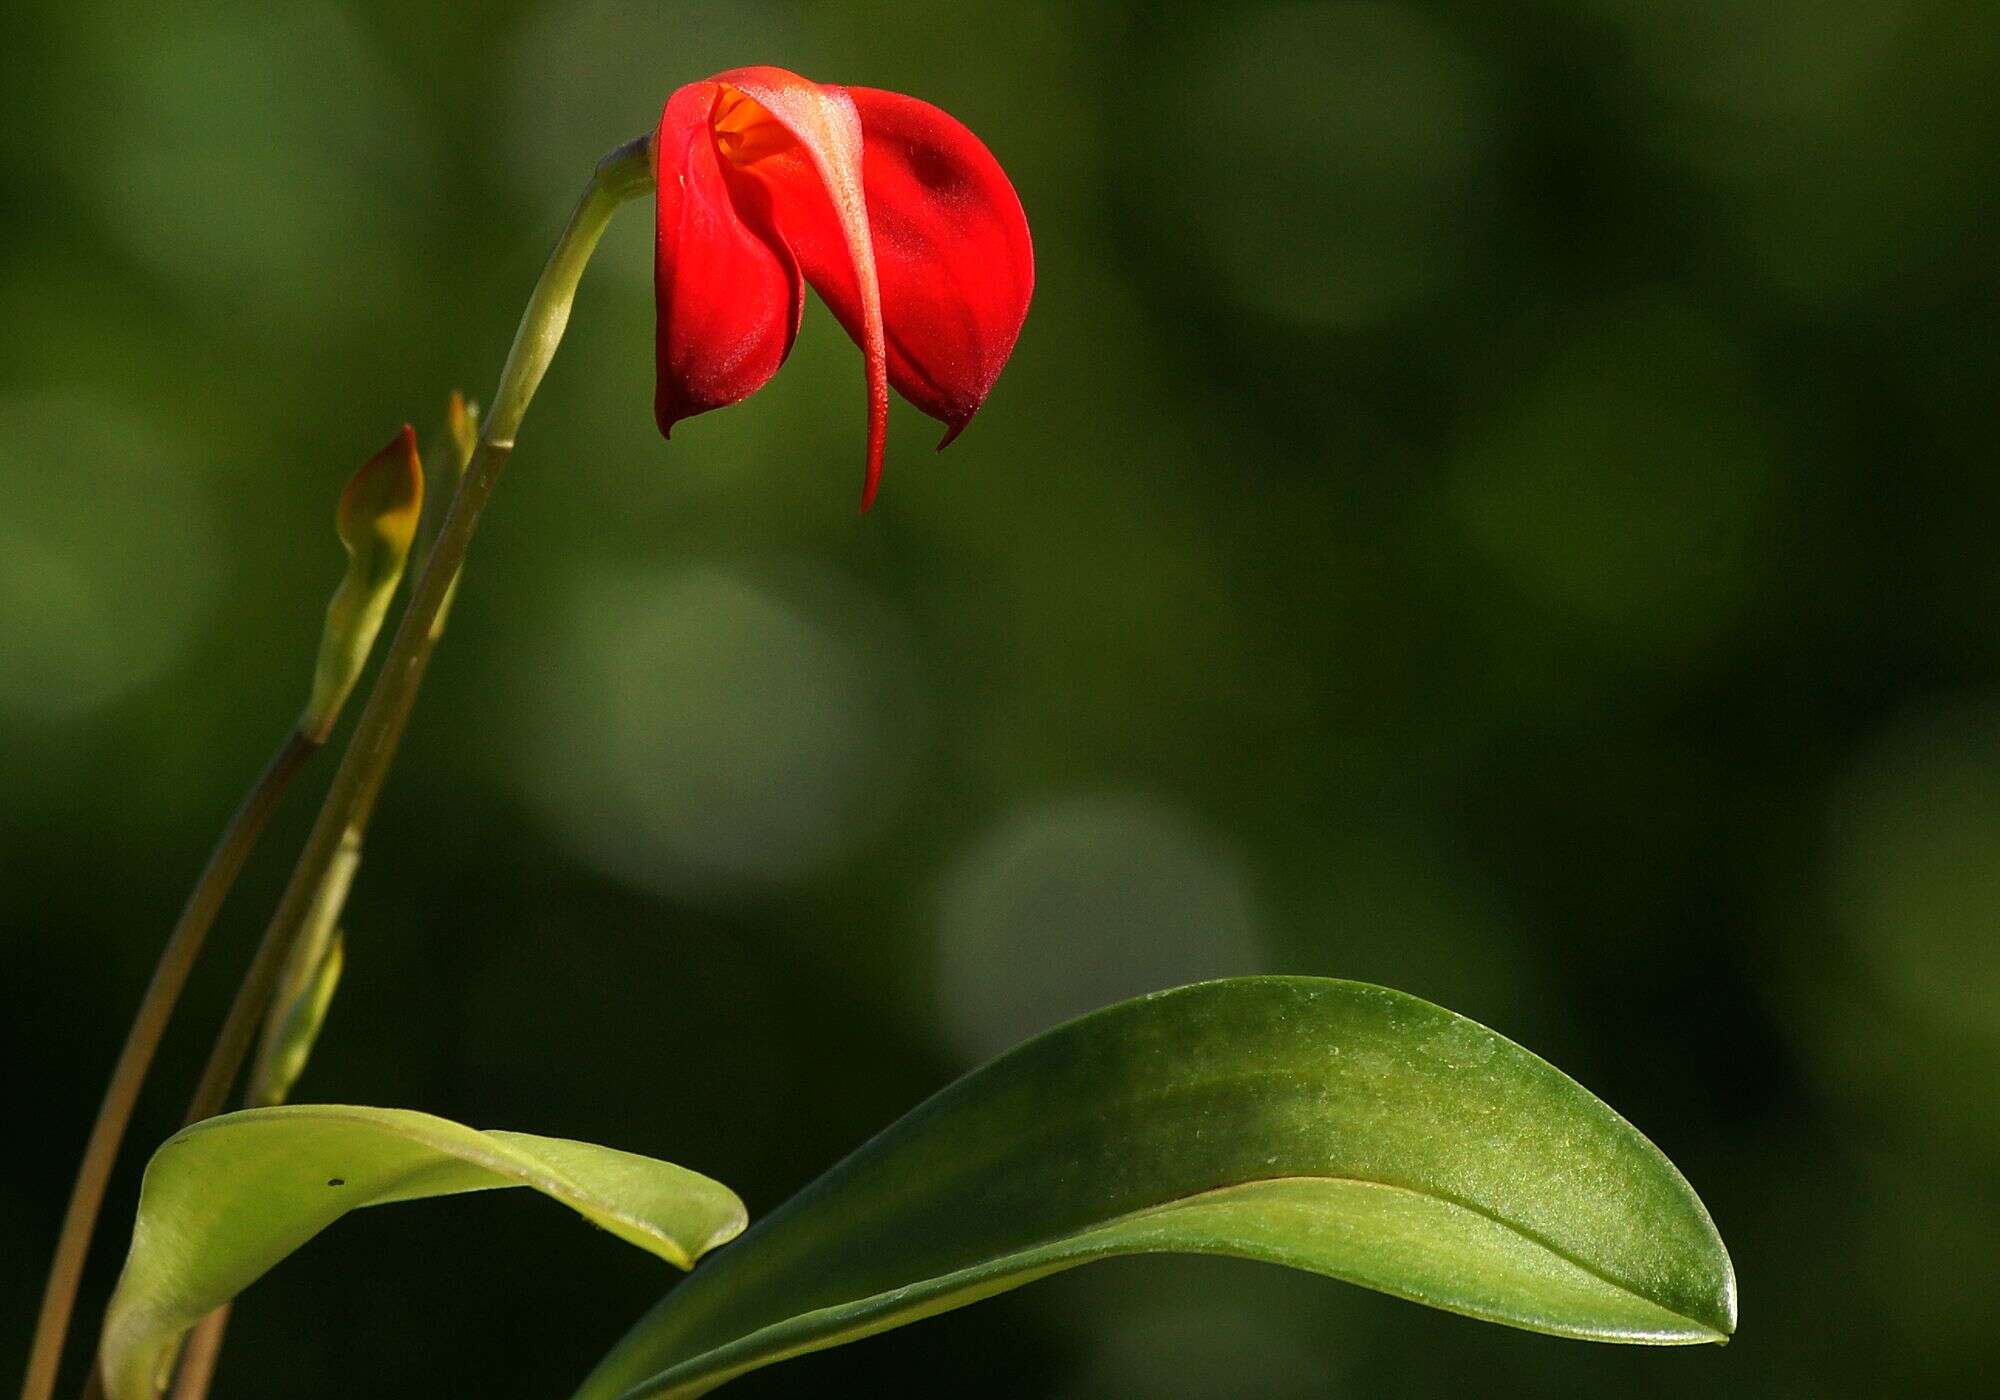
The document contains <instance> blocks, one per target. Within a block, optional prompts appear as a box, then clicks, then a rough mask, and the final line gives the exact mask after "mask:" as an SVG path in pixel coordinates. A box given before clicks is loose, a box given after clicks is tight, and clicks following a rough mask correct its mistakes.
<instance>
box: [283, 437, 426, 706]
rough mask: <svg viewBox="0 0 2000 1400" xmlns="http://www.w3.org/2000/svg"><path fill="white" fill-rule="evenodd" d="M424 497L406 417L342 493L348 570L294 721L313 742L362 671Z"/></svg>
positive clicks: (337, 517)
mask: <svg viewBox="0 0 2000 1400" xmlns="http://www.w3.org/2000/svg"><path fill="white" fill-rule="evenodd" d="M423 500H424V469H423V464H422V463H421V462H420V461H419V460H418V457H417V436H416V434H415V433H414V432H412V431H411V430H410V427H409V425H408V424H404V426H403V430H402V431H401V432H400V433H398V434H397V435H396V436H395V437H394V438H393V439H391V440H390V443H389V445H388V446H387V447H385V448H383V449H382V450H381V451H380V452H378V453H376V454H375V456H374V457H372V458H370V459H369V460H368V462H367V463H366V464H365V465H364V466H363V467H362V468H361V470H360V471H357V472H356V473H355V474H354V476H353V479H352V480H350V481H349V482H348V483H347V489H346V490H345V491H343V492H341V493H340V507H339V509H338V510H337V511H336V512H335V514H334V528H335V529H336V530H337V531H338V532H339V534H340V542H341V544H342V545H343V546H345V547H346V549H347V575H346V577H345V578H343V579H341V581H340V587H339V588H337V589H335V590H334V594H333V600H332V601H331V602H330V603H328V604H327V607H326V628H325V630H324V631H323V632H322V633H321V635H320V645H319V664H318V666H317V667H316V668H315V669H314V672H313V685H312V696H311V698H310V699H309V700H308V701H307V702H306V710H305V715H304V716H303V717H302V718H301V719H300V721H299V729H300V730H301V732H303V733H304V734H305V735H306V737H308V738H310V739H312V740H314V741H315V742H318V743H324V742H326V737H327V735H329V734H330V733H332V732H333V725H334V721H335V720H336V719H338V718H339V716H340V707H341V706H342V705H343V704H344V703H346V700H347V697H348V695H349V694H350V693H352V691H353V690H354V683H355V682H356V681H357V680H359V679H360V678H361V668H362V667H363V666H365V665H366V664H367V662H368V653H369V651H370V650H371V649H372V648H373V647H374V645H375V636H376V634H377V633H378V632H380V631H381V630H382V619H383V617H384V616H385V615H386V614H387V613H388V610H389V599H390V597H391V596H392V595H393V594H394V593H395V591H396V585H397V584H398V583H400V582H401V581H402V578H403V566H404V565H405V564H406V563H407V562H408V560H409V557H410V544H411V542H412V541H413V540H414V539H415V538H416V532H417V518H418V516H419V514H420V513H421V512H422V509H423Z"/></svg>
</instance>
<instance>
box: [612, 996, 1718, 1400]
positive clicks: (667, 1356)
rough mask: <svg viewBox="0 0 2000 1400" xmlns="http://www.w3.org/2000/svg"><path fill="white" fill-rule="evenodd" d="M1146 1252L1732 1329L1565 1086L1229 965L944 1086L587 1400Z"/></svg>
mask: <svg viewBox="0 0 2000 1400" xmlns="http://www.w3.org/2000/svg"><path fill="white" fill-rule="evenodd" d="M1138 1253H1193V1254H1226V1255H1234V1256H1237V1257H1240V1258H1247V1259H1261V1260H1266V1261H1268V1262H1271V1263H1275V1264H1286V1265H1290V1266H1291V1267H1293V1268H1298V1269H1305V1270H1309V1271H1311V1272H1313V1273H1320V1274H1327V1275H1330V1276H1332V1277H1334V1278H1339V1279H1345V1280H1347V1281H1349V1282H1352V1283H1358V1284H1361V1285H1363V1286H1365V1287H1369V1288H1375V1289H1379V1290H1381V1291H1382V1292H1385V1293H1393V1294H1396V1295H1398V1296H1400V1297H1404V1298H1409V1299H1412V1300H1414V1301H1417V1302H1421V1303H1429V1304H1431V1305H1432V1306H1434V1307H1439V1308H1447V1309H1450V1310H1451V1311H1453V1312H1459V1313H1464V1314H1467V1315H1468V1316H1471V1317H1477V1318H1484V1319H1487V1320H1489V1321H1493V1322H1504V1323H1508V1324H1510V1325H1512V1326H1515V1327H1525V1328H1529V1329H1531V1330H1534V1331H1538V1332H1548V1333H1553V1334H1555V1335H1557V1336H1565V1337H1580V1338H1588V1339H1591V1340H1596V1341H1616V1342H1651V1343H1686V1342H1720V1341H1724V1340H1726V1339H1727V1338H1728V1336H1729V1334H1730V1333H1731V1332H1732V1331H1733V1330H1734V1329H1735V1326H1736V1281H1735V1276H1734V1274H1733V1272H1732V1271H1731V1268H1730V1264H1729V1256H1728V1254H1727V1253H1726V1252H1725V1251H1724V1249H1723V1247H1722V1241H1721V1239H1720V1237H1718V1235H1717V1234H1716V1231H1715V1226H1714V1224H1713V1223H1712V1222H1711V1221H1710V1220H1709V1218H1708V1213H1707V1211H1705V1210H1704V1209H1703V1208H1702V1205H1701V1202H1700V1201H1699V1200H1698V1199H1697V1198H1696V1197H1695V1194H1694V1192H1693V1190H1692V1189H1690V1188H1689V1186H1688V1184H1687V1182H1686V1181H1684V1180H1683V1179H1682V1178H1681V1175H1680V1173H1679V1172H1677V1171H1675V1170H1674V1168H1673V1165H1672V1164H1671V1163H1670V1162H1668V1161H1667V1159H1666V1158H1665V1157H1664V1156H1662V1155H1661V1154H1660V1152H1659V1150H1658V1149H1657V1148H1655V1147H1654V1146H1653V1145H1652V1144H1651V1143H1650V1142H1648V1141H1647V1140H1646V1139H1645V1138H1644V1137H1642V1136H1640V1134H1639V1133H1638V1131H1637V1130H1636V1129H1634V1128H1633V1127H1632V1126H1631V1125H1630V1124H1628V1123H1627V1122H1625V1120H1624V1119H1622V1118H1620V1117H1619V1116H1618V1115H1617V1114H1615V1113H1613V1112H1612V1111H1611V1110H1610V1109H1609V1108H1607V1107H1606V1106H1605V1105H1604V1104H1603V1103H1601V1102H1600V1101H1599V1100H1597V1099H1596V1098H1593V1097H1592V1096H1591V1095H1590V1094H1589V1093H1588V1092H1587V1091H1585V1090H1584V1089H1583V1088H1582V1087H1580V1086H1579V1085H1578V1084H1576V1082H1575V1081H1573V1080H1571V1079H1569V1078H1568V1077H1567V1076H1565V1075H1564V1074H1562V1073H1561V1072H1560V1071H1558V1070H1556V1069H1555V1068H1553V1067H1552V1066H1550V1065H1549V1064H1547V1063H1546V1062H1545V1061H1543V1060H1540V1059H1538V1058H1536V1057H1535V1056H1534V1055H1531V1054H1529V1053H1528V1052H1527V1051H1525V1050H1523V1049H1521V1048H1520V1047H1519V1046H1517V1045H1515V1044H1513V1043H1512V1042H1511V1041H1508V1040H1505V1039H1503V1038H1502V1037H1500V1036H1498V1035H1495V1034H1494V1033H1493V1032H1492V1031H1489V1030H1487V1029H1485V1028H1484V1027H1482V1026H1479V1025H1476V1024H1475V1023H1473V1022H1471V1021H1468V1020H1466V1019H1465V1018H1463V1017H1461V1016H1455V1015H1453V1014H1452V1013H1451V1012H1449V1011H1445V1010H1443V1009H1442V1008H1440V1007H1436V1006H1432V1005H1431V1004H1430V1003H1428V1002H1424V1001H1419V1000H1418V999H1416V998H1415V997H1410V996H1405V995H1403V994H1402V993H1400V992H1393V991H1389V990H1387V989H1385V988H1381V987H1370V986H1365V985H1363V984H1360V983H1355V982H1335V981H1326V980H1322V979H1318V978H1298V977H1284V978H1280V977H1271V978H1247V979H1243V980H1238V981H1228V982H1210V983H1204V984H1202V985H1200V986H1194V987H1183V988H1181V989H1179V990H1177V991H1171V992H1162V993H1159V994H1157V995H1154V996H1150V997H1143V998H1141V999H1139V1000H1137V1001H1130V1002H1125V1003H1123V1004H1121V1005H1118V1006H1114V1007H1111V1008H1110V1009H1108V1010H1105V1011H1100V1012H1098V1013H1096V1014H1095V1015H1092V1016H1086V1017H1084V1018H1083V1019H1081V1020H1078V1021H1072V1022H1071V1023H1069V1024H1068V1025H1066V1026H1063V1027H1060V1028H1059V1029H1057V1030H1054V1031H1051V1032H1049V1033H1048V1034H1046V1035H1044V1036H1041V1037H1040V1038H1038V1039H1036V1040H1032V1041H1030V1042H1028V1043H1027V1044H1026V1045H1024V1046H1021V1047H1020V1048H1018V1049H1016V1050H1014V1051H1012V1052H1010V1053H1009V1054H1007V1055H1004V1056H1002V1057H1001V1058H1000V1059H998V1060H995V1061H994V1062H993V1063H991V1064H989V1065H987V1066H985V1067H984V1068H983V1069H980V1070H977V1071H975V1072H974V1073H972V1074H970V1075H968V1076H966V1077H965V1078H964V1079H961V1080H959V1081H958V1082H957V1083H956V1084H953V1085H951V1086H950V1087H949V1088H947V1089H945V1090H944V1091H943V1092H942V1093H940V1094H938V1095H936V1096H935V1097H933V1098H932V1099H930V1100H929V1102H927V1103H925V1104H923V1105H922V1106H920V1107H919V1108H917V1109H916V1110H915V1111H914V1112H912V1113H910V1114H909V1115H908V1116H906V1117H905V1118H903V1119H902V1120H901V1121H900V1122H898V1123H896V1124H895V1125H894V1126H892V1127H890V1128H889V1129H888V1131H886V1132H884V1133H882V1134H881V1135H880V1136H879V1137H877V1138H875V1139H874V1140H873V1141H872V1142H870V1143H868V1144H866V1145H865V1146H863V1147H862V1148H861V1149H860V1150H859V1151H857V1152H855V1153H854V1154H853V1155H852V1156H850V1157H849V1158H848V1159H847V1160H846V1161H844V1162H842V1163H841V1164H840V1165H839V1166H837V1167H835V1168H834V1169H833V1170H832V1171H830V1172H828V1173H827V1174H826V1175H825V1176H823V1177H821V1178H820V1179H819V1180H818V1181H816V1182H815V1183H813V1184H812V1185H811V1186H809V1187H807V1188H806V1189H805V1190H804V1191H803V1192H801V1193H800V1194H799V1195H797V1196H795V1197H794V1198H793V1199H792V1200H791V1201H789V1202H788V1203H786V1204H785V1206H783V1207H782V1208H781V1209H779V1210H778V1211H777V1212H776V1213H774V1214H772V1215H771V1216H769V1217H767V1218H765V1219H764V1220H762V1221H760V1222H759V1223H758V1225H757V1226H756V1227H755V1228H754V1229H752V1230H751V1231H750V1232H749V1233H748V1234H746V1235H745V1236H744V1237H743V1238H742V1240H740V1241H739V1242H738V1243H737V1244H735V1245H734V1246H732V1247H731V1248H729V1249H727V1250H724V1251H723V1252H722V1253H721V1254H719V1255H717V1256H716V1257H715V1258H713V1259H711V1260H709V1261H708V1262H707V1263H705V1264H703V1265H702V1267H701V1268H700V1269H698V1270H696V1271H695V1273H694V1274H693V1275H692V1276H691V1277H690V1278H689V1279H688V1280H687V1281H686V1282H685V1283H683V1284H681V1285H680V1287H679V1288H677V1289H676V1290H675V1291H674V1292H672V1293H670V1294H669V1295H668V1296H667V1298H666V1299H665V1300H664V1301H663V1302H661V1303H660V1304H659V1305H658V1306H657V1307H655V1308H654V1310H653V1311H652V1313H650V1314H649V1315H648V1316H647V1317H646V1318H645V1319H643V1320H642V1321H641V1322H640V1323H639V1325H638V1326H637V1327H636V1328H634V1329H633V1331H632V1332H631V1333H630V1334H629V1335H628V1336H627V1337H626V1338H625V1339H624V1341H623V1342H621V1343H620V1344H619V1345H618V1346H617V1347H616V1348H615V1349H614V1350H613V1351H612V1353H611V1355H610V1356H609V1357H607V1358H606V1359H605V1360H604V1362H603V1363H602V1364H601V1365H600V1366H599V1367H598V1369H597V1371H596V1372H595V1373H593V1374H592V1376H591V1377H590V1379H589V1380H588V1381H586V1382H585V1383H584V1386H583V1389H582V1390H581V1391H580V1392H579V1400H610V1397H614V1396H626V1397H633V1398H636V1397H640V1396H647V1397H676V1400H678V1398H679V1397H688V1396H695V1395H701V1394H704V1393H706V1392H707V1391H709V1390H712V1389H714V1388H715V1387H716V1386H718V1385H721V1384H722V1383H723V1382H724V1381H726V1380H729V1379H730V1378H731V1377H733V1376H737V1375H740V1374H742V1373H743V1372H745V1371H750V1370H754V1369H755V1368H757V1367H759V1366H766V1365H769V1364H770V1363H771V1362H774V1361H779V1360H782V1359H784V1358H786V1357H790V1356H797V1355H800V1354H802V1353H804V1352H809V1351H816V1350H818V1349H820V1348H822V1347H829V1346H836V1345H838V1344H840V1343H842V1342H848V1341H853V1340H855V1339H856V1338H859V1337H864V1336H867V1335H869V1334H871V1333H874V1332H880V1331H882V1330H884V1329H886V1328H890V1327H896V1326H900V1325H901V1324H903V1323H906V1322H913V1321H915V1320H917V1319H918V1318H922V1317H928V1316H930V1315H931V1314H934V1313H939V1312H943V1311H945V1310H947V1309H949V1308H955V1307H960V1306H963V1305H964V1304H966V1303H971V1302H976V1301H977V1300H979V1299H981V1298H986V1297H990V1296H991V1295H993V1294H995V1293H1000V1292H1003V1291H1005V1290H1007V1289H1009V1288H1015V1287H1018V1286H1019V1285H1021V1284H1023V1283H1027V1282H1029V1281H1030V1280H1032V1279H1036V1278H1040V1277H1042V1276H1044V1275H1046V1274H1050V1273H1054V1272H1056V1271H1057V1270H1059V1269H1066V1268H1070V1267H1072V1266H1074V1265H1077V1264H1082V1263H1086V1262H1088V1261H1090V1260H1093V1259H1102V1258H1106V1257H1108V1256H1110V1255H1115V1254H1138Z"/></svg>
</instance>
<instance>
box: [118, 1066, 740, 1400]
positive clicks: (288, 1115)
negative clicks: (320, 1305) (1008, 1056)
mask: <svg viewBox="0 0 2000 1400" xmlns="http://www.w3.org/2000/svg"><path fill="white" fill-rule="evenodd" d="M501 1186H532V1187H534V1188H535V1189H536V1190H537V1191H540V1192H541V1193H542V1194H543V1195H545V1196H553V1197H554V1198H555V1199H556V1200H558V1201H561V1202H562V1203H563V1204H564V1205H566V1206H569V1207H570V1208H571V1209H573V1210H575V1211H577V1212H578V1213H579V1214H581V1215H583V1216H584V1217H585V1218H586V1219H588V1220H590V1221H591V1222H592V1223H594V1224H597V1225H600V1226H602V1227H603V1228H604V1229H606V1230H609V1231H610V1232H611V1233H612V1234H614V1235H617V1236H618V1237H619V1238H620V1239H622V1240H625V1241H626V1242H627V1243H629V1244H635V1245H637V1246H638V1247H639V1248H641V1249H643V1250H646V1251H648V1252H650V1253H653V1254H657V1255H659V1256H660V1257H661V1258H662V1259H665V1260H667V1261H668V1262H669V1263H672V1264H677V1265H679V1266H680V1267H681V1268H683V1269H686V1268H691V1267H692V1266H693V1264H694V1261H695V1260H696V1259H698V1258H700V1257H701V1256H702V1255H703V1254H704V1253H706V1252H707V1251H709V1250H711V1249H713V1248H715V1246H717V1245H719V1244H721V1243H723V1242H724V1241H725V1240H729V1239H733V1238H734V1237H735V1236H736V1235H737V1234H738V1233H739V1232H740V1231H741V1230H742V1229H743V1225H744V1218H745V1217H744V1212H743V1203H742V1202H741V1201H739V1200H737V1199H736V1196H735V1195H734V1193H732V1192H731V1191H730V1190H729V1189H728V1188H727V1187H725V1186H723V1185H721V1184H720V1183H718V1182H714V1181H711V1180H709V1179H708V1178H707V1177H705V1176H700V1175H698V1174H696V1173H694V1172H691V1171H688V1170H687V1169H686V1168H685V1167H676V1166H673V1165H672V1164H670V1163H667V1162H658V1161H654V1160H653V1159H652V1158H650V1157H639V1156H634V1155H633V1154H632V1153H629V1152H616V1151H613V1150H612V1149H611V1148H608V1147H596V1146H593V1145H591V1144H590V1143H587V1142H570V1141H567V1140H565V1139H562V1138H545V1137H531V1136H530V1135H528V1134H526V1133H500V1132H486V1133H482V1132H475V1131H474V1130H472V1129H471V1128H467V1127H464V1126H462V1125H461V1124H458V1123H453V1122H450V1121H448V1120H446V1119H443V1118H433V1117H432V1116H431V1115H429V1114H428V1113H412V1112H410V1111H408V1110H405V1109H394V1108H350V1107H346V1106H343V1105H337V1104H299V1105H295V1106H292V1107H286V1108H255V1109H249V1110H246V1111H245V1112H242V1113H229V1114H224V1115H223V1116H221V1117H219V1118H210V1119H208V1120H206V1121H204V1122H201V1123H197V1124H195V1125H194V1126H193V1127H191V1128H186V1129H183V1130H182V1131H181V1132H179V1133H176V1134H175V1135H174V1136H173V1137H171V1138H169V1139H168V1140H167V1141H166V1143H165V1145H164V1146H162V1147H161V1148H160V1150H159V1151H158V1152H156V1153H155V1154H153V1160H152V1161H151V1162H150V1163H149V1164H148V1165H147V1167H146V1179H145V1184H144V1185H143V1187H142V1188H141V1190H140V1194H139V1220H138V1224H137V1225H136V1226H135V1227H134V1229H133V1233H132V1252H131V1254H130V1255H129V1256H128V1257H127V1258H126V1261H125V1272H124V1273H123V1274H122V1275H121V1276H120V1277H119V1280H118V1287H117V1290H116V1292H114V1293H113V1294H112V1298H111V1308H110V1312H109V1313H108V1315H107V1316H106V1318H105V1323H104V1373H105V1383H106V1388H107V1390H108V1392H109V1394H110V1396H111V1400H150V1398H151V1397H152V1396H154V1395H155V1394H157V1392H158V1389H159V1387H160V1385H162V1384H163V1383H164V1382H165V1380H166V1375H165V1372H166V1370H167V1368H169V1367H170V1366H171V1365H172V1362H173V1359H174V1356H175V1355H176V1353H177V1352H178V1350H179V1347H180V1339H181V1336H182V1334H183V1333H185V1332H186V1331H187V1329H188V1328H190V1327H192V1326H193V1325H194V1324H195V1323H196V1322H198V1321H200V1320H201V1318H203V1317H204V1316H206V1315H207V1314H208V1313H209V1312H210V1311H211V1310H213V1309H214V1308H217V1307H219V1306H221V1305H222V1304H223V1303H226V1302H227V1301H229V1299H231V1298H233V1297H235V1296H236V1294H238V1293H239V1292H241V1291H242V1290H243V1289H244V1288H246V1287H248V1286H249V1285H250V1284H252V1283H254V1282H255V1281H256V1280H257V1279H259V1278H261V1277H262V1276H263V1275H264V1273H265V1272H266V1271H267V1270H269V1269H270V1268H271V1266H272V1265H274V1264H276V1263H277V1262H278V1261H279V1260H280V1259H283V1258H284V1257H285V1256H286V1255H288V1254H290V1253H291V1252H292V1251H293V1250H295V1249H297V1248H298V1247H299V1246H300V1245H302V1244H304V1243H305V1242H306V1241H307V1240H309V1239H311V1238H312V1237H313V1236H314V1235H317V1234H318V1233H319V1232H320V1231H321V1230H324V1229H325V1228H326V1227H327V1226H329V1225H331V1224H332V1223H333V1222H334V1221H336V1220H338V1219H339V1218H340V1217H341V1216H343V1215H345V1214H347V1212H348V1211H350V1210H355V1209H357V1208H359V1207H361V1206H373V1205H382V1204H384V1203H386V1202H389V1201H414V1200H421V1199H422V1198H424V1197H426V1196H449V1195H455V1194H457V1193H459V1192H463V1191H487V1190H492V1189H494V1188H496V1187H501Z"/></svg>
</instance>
